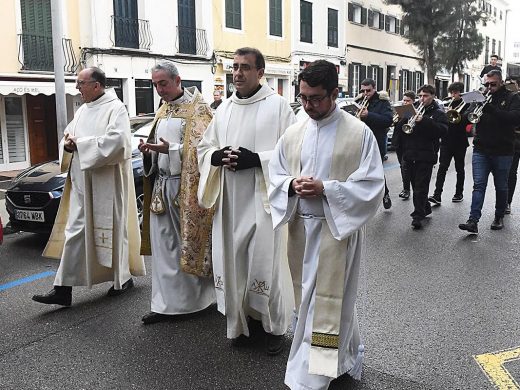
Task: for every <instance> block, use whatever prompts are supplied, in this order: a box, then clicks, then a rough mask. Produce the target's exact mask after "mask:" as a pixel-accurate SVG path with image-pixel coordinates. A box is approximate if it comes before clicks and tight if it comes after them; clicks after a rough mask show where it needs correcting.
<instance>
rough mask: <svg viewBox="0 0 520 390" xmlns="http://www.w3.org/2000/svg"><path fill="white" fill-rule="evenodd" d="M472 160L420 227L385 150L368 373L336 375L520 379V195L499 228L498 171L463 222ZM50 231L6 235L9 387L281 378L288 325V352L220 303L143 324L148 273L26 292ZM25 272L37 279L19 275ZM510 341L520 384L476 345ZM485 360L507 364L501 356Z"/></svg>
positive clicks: (3, 265)
mask: <svg viewBox="0 0 520 390" xmlns="http://www.w3.org/2000/svg"><path fill="white" fill-rule="evenodd" d="M470 165H471V164H470V156H469V153H468V156H467V164H466V168H467V172H466V178H467V179H466V180H467V181H466V189H465V194H464V195H465V199H464V201H463V202H462V203H452V202H451V197H452V196H453V192H454V180H455V173H454V171H453V167H452V168H451V170H450V172H449V173H448V176H447V181H446V185H445V195H444V197H443V203H442V206H440V207H437V208H435V209H434V212H433V215H432V217H431V218H429V220H428V222H427V223H426V225H425V227H424V229H423V230H421V231H413V230H412V229H411V226H410V223H411V218H410V217H409V213H410V212H411V211H412V202H411V200H409V201H402V200H400V199H399V198H398V197H397V194H398V193H399V191H400V190H401V183H400V173H399V169H398V167H397V162H396V161H395V154H393V153H391V154H390V159H389V161H388V162H386V163H385V166H386V174H387V181H388V185H389V188H390V190H391V194H392V200H393V206H392V208H391V209H390V210H388V211H385V210H383V208H382V206H381V208H380V210H379V212H378V214H377V215H376V217H375V218H374V219H373V220H372V221H371V222H370V224H369V226H368V242H367V248H366V257H365V261H364V263H363V266H362V270H361V279H360V288H359V300H358V313H359V320H360V324H361V329H362V334H363V338H364V343H365V347H366V353H365V357H366V358H365V366H364V372H363V378H362V380H361V381H360V382H354V381H352V380H350V379H349V378H340V379H339V380H337V381H335V382H334V383H333V385H332V386H331V389H353V390H368V389H370V390H380V389H381V390H382V389H398V390H399V389H403V390H404V389H414V390H415V389H417V390H422V389H434V390H437V389H438V390H441V389H476V390H480V389H482V390H486V389H490V390H491V389H493V388H499V389H502V388H504V389H505V388H508V389H515V388H518V385H517V384H516V382H515V381H514V378H515V377H516V378H517V380H520V361H519V360H516V359H514V356H516V355H515V351H516V348H519V346H520V337H519V328H520V325H519V324H520V307H519V306H520V301H519V299H518V296H519V287H518V286H519V283H518V280H519V276H520V275H519V274H520V269H519V267H518V262H519V254H518V241H519V237H520V233H519V232H520V219H519V218H518V216H519V215H520V201H519V200H518V199H519V198H520V195H519V196H517V199H516V200H514V204H513V212H512V214H511V215H510V216H507V217H506V219H505V225H506V227H505V228H504V230H502V231H492V230H490V229H489V225H490V224H491V221H492V219H493V209H494V191H493V186H492V181H490V187H491V188H490V189H488V193H487V198H486V202H485V205H484V211H483V217H482V219H481V223H480V226H479V228H480V231H481V233H480V235H479V236H477V237H475V236H468V235H467V234H465V233H464V232H462V231H460V230H459V229H458V228H457V225H458V224H459V223H461V222H464V221H465V220H466V219H467V216H468V213H469V206H470V198H471V185H472V181H471V166H470ZM435 173H436V171H435V172H434V177H435ZM431 187H432V186H431ZM44 245H45V239H44V238H41V237H39V236H36V235H33V234H28V233H22V234H13V235H9V236H6V237H5V241H4V245H2V246H0V329H1V331H0V332H1V333H0V334H1V340H2V341H1V343H0V389H237V390H239V389H240V390H241V389H284V388H285V387H284V385H283V378H284V371H285V364H286V361H287V355H288V349H289V346H290V334H289V335H288V337H287V340H286V347H287V348H286V350H285V351H284V353H282V354H281V355H279V356H276V357H271V356H267V355H265V354H264V353H263V351H262V345H261V341H260V340H257V341H255V342H253V343H252V344H251V345H248V346H242V347H236V346H232V345H231V343H230V341H229V340H227V339H226V338H225V320H224V318H223V317H222V316H221V315H220V314H219V313H217V312H216V309H215V307H210V308H209V309H207V310H206V311H204V312H202V313H199V314H197V315H192V316H186V317H184V318H178V319H176V320H174V321H171V322H168V323H159V324H154V325H150V326H143V325H142V323H141V320H140V319H141V316H142V315H143V314H145V313H146V312H148V310H149V299H150V292H151V278H150V276H146V277H142V278H138V279H136V287H135V288H134V289H133V290H130V291H129V292H128V293H127V294H125V295H122V296H120V297H112V298H108V297H105V294H106V291H107V290H108V288H109V287H110V284H108V283H107V284H103V285H99V286H95V287H94V288H93V289H92V290H88V289H86V288H77V289H75V290H74V292H73V306H72V307H71V308H57V307H53V306H45V305H40V304H37V303H35V302H33V301H31V299H30V297H31V296H32V295H33V294H36V293H43V292H46V291H47V290H49V289H50V288H51V286H52V281H53V277H52V275H53V272H55V271H56V269H57V265H58V264H57V262H56V261H54V260H49V259H44V258H42V257H41V251H42V249H43V247H44ZM147 268H148V270H150V269H151V267H150V263H149V262H147ZM28 277H31V278H32V279H34V280H32V279H31V280H25V282H24V280H23V278H28ZM17 283H20V284H17ZM509 349H513V351H512V352H510V353H509V355H507V354H506V355H496V356H504V360H503V361H504V364H503V365H502V367H504V368H505V369H507V371H508V372H509V377H510V378H511V380H512V383H513V387H500V386H499V385H497V387H495V386H494V384H493V383H492V382H491V380H490V379H488V377H487V376H486V374H485V373H484V372H483V370H482V369H481V368H480V366H479V364H477V361H476V360H475V357H474V356H477V355H484V354H487V353H491V352H496V351H504V350H509ZM511 356H513V358H511ZM518 357H520V352H518ZM517 359H518V358H517ZM485 367H486V369H489V370H490V372H492V373H497V372H498V373H500V372H501V369H500V365H497V364H495V365H494V366H493V365H492V364H489V365H485ZM493 369H494V371H493ZM502 371H503V370H502ZM504 383H506V382H502V386H505V385H504ZM515 384H516V385H515ZM514 386H516V387H514Z"/></svg>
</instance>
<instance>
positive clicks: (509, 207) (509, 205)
mask: <svg viewBox="0 0 520 390" xmlns="http://www.w3.org/2000/svg"><path fill="white" fill-rule="evenodd" d="M504 214H511V203H508V204H507V206H506V210H505V211H504Z"/></svg>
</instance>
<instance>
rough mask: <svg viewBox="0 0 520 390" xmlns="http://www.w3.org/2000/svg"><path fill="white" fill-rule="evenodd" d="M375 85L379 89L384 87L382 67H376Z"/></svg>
mask: <svg viewBox="0 0 520 390" xmlns="http://www.w3.org/2000/svg"><path fill="white" fill-rule="evenodd" d="M377 87H378V88H379V90H383V89H384V88H385V87H384V85H383V68H381V67H378V69H377Z"/></svg>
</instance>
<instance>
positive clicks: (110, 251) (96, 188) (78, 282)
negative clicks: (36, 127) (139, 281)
mask: <svg viewBox="0 0 520 390" xmlns="http://www.w3.org/2000/svg"><path fill="white" fill-rule="evenodd" d="M105 84H106V77H105V73H104V72H103V71H102V70H101V69H99V68H95V67H92V68H87V69H84V70H82V71H81V72H80V73H79V74H78V79H77V82H76V88H77V89H78V90H79V91H80V92H81V97H82V98H83V101H84V102H85V104H83V105H82V106H81V107H80V108H79V109H78V111H77V112H76V114H75V115H74V119H73V120H72V121H71V122H70V123H69V125H68V126H67V128H66V129H65V131H64V134H65V137H64V138H63V140H62V141H61V143H60V147H59V153H60V162H61V167H62V172H64V173H67V181H66V183H65V189H64V191H63V196H62V198H61V201H60V207H59V210H58V214H57V216H56V221H55V222H54V227H53V229H52V233H51V236H50V238H49V242H48V244H47V247H46V248H45V251H44V253H43V255H44V256H46V257H51V258H58V259H61V261H60V265H59V267H58V271H57V272H56V277H55V279H54V288H53V289H52V290H51V291H50V292H49V293H47V294H44V295H35V296H33V298H32V299H33V300H34V301H36V302H40V303H45V304H56V305H62V306H70V305H71V302H72V287H73V286H87V287H92V285H94V284H98V283H102V282H112V283H113V286H112V287H111V288H110V289H109V290H108V295H109V296H115V295H119V294H121V293H123V292H125V291H127V290H128V289H130V288H131V287H132V286H133V285H134V283H133V279H132V275H135V276H137V275H144V274H145V268H144V261H143V258H142V257H141V256H140V255H139V244H140V235H139V222H138V219H137V205H136V203H135V188H134V180H133V175H132V145H131V142H130V141H131V134H130V122H129V119H128V112H127V111H126V108H125V106H124V104H123V102H121V101H120V100H119V99H118V98H117V96H116V94H115V92H114V90H108V91H105Z"/></svg>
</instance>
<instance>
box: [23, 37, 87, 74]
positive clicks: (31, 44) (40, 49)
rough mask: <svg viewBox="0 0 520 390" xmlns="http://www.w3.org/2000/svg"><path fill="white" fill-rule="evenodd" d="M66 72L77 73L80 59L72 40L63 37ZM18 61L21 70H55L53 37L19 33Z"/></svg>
mask: <svg viewBox="0 0 520 390" xmlns="http://www.w3.org/2000/svg"><path fill="white" fill-rule="evenodd" d="M61 44H62V46H63V54H64V60H65V65H64V70H65V73H69V74H72V73H75V72H76V69H77V68H78V65H79V63H78V61H77V59H76V55H75V54H74V48H73V47H72V40H71V39H67V38H63V39H62V42H61ZM18 62H19V63H20V64H21V70H25V71H35V72H54V61H53V53H52V37H47V36H43V35H36V34H18Z"/></svg>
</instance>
